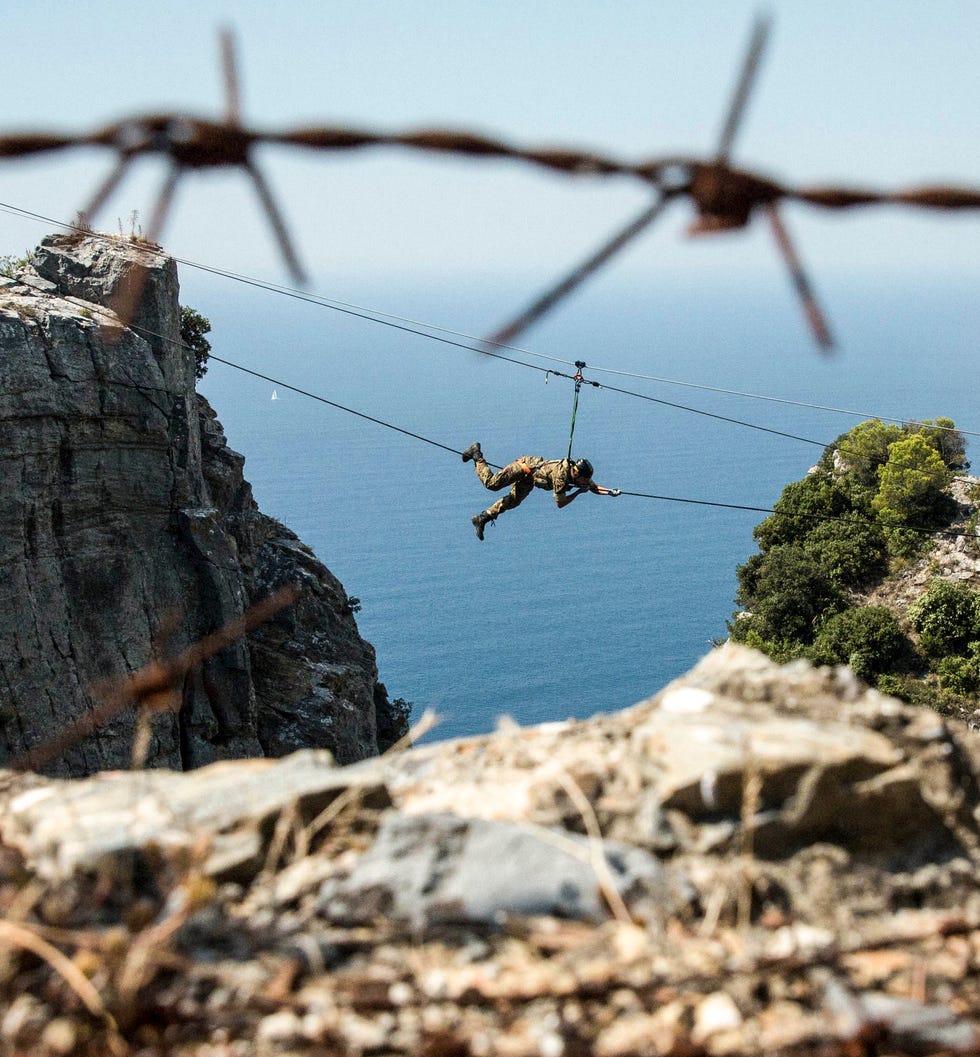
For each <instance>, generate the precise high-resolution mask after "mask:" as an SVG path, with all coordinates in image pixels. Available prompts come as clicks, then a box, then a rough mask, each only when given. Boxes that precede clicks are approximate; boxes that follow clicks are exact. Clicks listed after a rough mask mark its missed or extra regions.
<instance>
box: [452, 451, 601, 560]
mask: <svg viewBox="0 0 980 1057" xmlns="http://www.w3.org/2000/svg"><path fill="white" fill-rule="evenodd" d="M470 460H472V461H473V469H474V470H476V476H477V477H479V478H480V481H481V483H482V484H483V487H484V488H488V489H489V490H490V491H491V492H499V491H500V490H501V489H503V488H507V487H508V485H509V486H510V492H509V493H508V494H507V495H505V496H503V497H501V498H500V499H498V500H497V502H496V503H494V504H493V506H490V507H488V508H487V509H486V510H484V511H483V512H482V513H479V514H477V515H476V516H475V517H473V518H470V520H471V521H472V522H473V528H475V529H476V537H477V539H481V540H482V539H483V530H484V528H485V527H486V525H487V523H488V522H493V521H496V520H497V516H498V515H499V514H502V513H503V512H504V511H505V510H513V508H514V507H515V506H520V505H521V503H523V502H524V500H525V499H527V497H528V496H529V495H530V494H531V490H532V489H534V488H550V489H551V491H552V493H553V494H554V497H555V502H556V503H557V504H558V509H559V510H560V509H561V508H562V507H565V506H568V504H569V503H571V502H572V500H573V499H577V498H578V497H579V496H580V495H581V494H582V493H583V492H594V493H595V494H596V495H620V494H621V493H620V490H619V489H618V488H603V486H602V485H601V484H596V483H595V481H593V480H592V463H590V462H589V460H588V459H574V460H573V459H543V458H542V457H541V456H540V455H522V456H521V457H520V458H519V459H515V460H514V461H513V462H511V463H508V464H507V465H506V466H505V467H504V468H503V469H502V470H501V471H500V472H499V473H494V472H493V470H492V469H491V468H490V465H489V463H488V462H487V460H486V459H485V458H484V457H483V452H482V451H481V450H480V444H479V441H478V442H477V443H476V444H471V445H470V446H469V447H468V448H467V449H466V451H464V452H463V462H469V461H470Z"/></svg>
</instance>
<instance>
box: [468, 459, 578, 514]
mask: <svg viewBox="0 0 980 1057" xmlns="http://www.w3.org/2000/svg"><path fill="white" fill-rule="evenodd" d="M473 469H474V470H476V475H477V477H479V478H480V480H481V481H482V482H483V487H484V488H489V489H490V491H491V492H499V491H500V490H501V489H502V488H506V487H507V486H508V485H510V492H509V494H508V495H505V496H503V497H502V498H501V499H498V500H497V502H496V503H494V504H493V506H491V507H488V508H487V511H486V512H487V514H489V515H490V517H493V518H495V517H496V516H497V515H498V514H502V513H503V512H504V511H505V510H513V509H514V507H515V506H520V505H521V503H523V502H524V500H525V499H527V497H528V496H529V495H530V494H531V491H532V489H534V488H550V489H551V490H552V492H553V493H554V496H555V500H556V501H557V500H558V499H559V498H560V497H561V496H563V495H564V494H565V492H567V491H568V489H569V488H570V487H571V485H570V483H569V476H570V475H569V464H568V461H567V460H566V459H543V458H542V457H541V456H540V455H522V456H521V457H520V458H519V459H515V460H514V461H513V462H511V463H508V464H507V465H506V466H505V467H504V468H503V469H502V470H501V471H500V472H499V473H494V472H493V470H491V469H490V466H489V464H488V463H487V462H486V460H484V459H483V458H481V457H478V458H475V459H474V460H473Z"/></svg>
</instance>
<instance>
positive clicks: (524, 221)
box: [0, 0, 980, 288]
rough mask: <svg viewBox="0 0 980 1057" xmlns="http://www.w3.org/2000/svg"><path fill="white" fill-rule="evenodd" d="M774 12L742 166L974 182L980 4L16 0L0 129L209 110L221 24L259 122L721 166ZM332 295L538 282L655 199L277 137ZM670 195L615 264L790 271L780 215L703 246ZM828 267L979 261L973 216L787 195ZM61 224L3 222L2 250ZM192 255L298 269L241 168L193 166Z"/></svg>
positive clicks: (26, 197) (272, 166) (179, 221)
mask: <svg viewBox="0 0 980 1057" xmlns="http://www.w3.org/2000/svg"><path fill="white" fill-rule="evenodd" d="M760 10H768V11H769V12H770V13H771V14H772V15H773V17H774V23H773V30H772V34H771V36H770V40H769V47H768V50H767V53H766V56H765V59H764V62H763V64H762V67H761V70H760V73H759V77H758V80H757V84H756V89H755V92H754V94H753V97H752V100H751V103H750V106H749V109H748V111H747V115H746V117H745V119H744V122H743V125H742V128H741V131H740V134H739V136H738V139H737V141H736V145H735V150H734V157H733V161H734V162H735V163H736V164H739V165H743V166H745V167H747V168H751V169H754V170H758V171H760V172H762V173H765V174H769V175H771V176H773V177H775V178H777V179H779V180H781V181H783V182H785V183H787V184H790V185H801V186H805V185H809V184H821V183H850V184H859V185H860V184H864V185H867V186H871V187H873V188H900V187H907V186H910V185H917V184H920V183H934V182H943V181H947V182H952V183H957V184H964V185H980V58H978V57H980V3H977V2H976V0H859V2H855V0H821V2H819V3H815V2H813V0H776V2H774V3H770V4H769V5H767V6H766V7H765V8H761V7H760V5H759V4H757V3H755V2H750V0H660V2H657V0H646V2H632V0H621V2H611V0H609V2H599V0H592V2H586V0H482V2H480V0H456V2H449V0H445V2H435V0H412V2H408V0H404V2H395V0H356V2H355V0H350V2H347V0H344V2H338V0H316V2H313V0H309V2H302V0H292V2H291V0H280V2H278V3H270V2H269V0H263V2H261V3H259V2H252V0H247V2H236V3H230V2H215V0H193V2H191V0H167V2H166V3H159V4H153V5H148V4H137V3H123V2H113V0H89V2H86V3H77V2H61V3H52V2H44V0H22V2H18V0H6V3H5V4H4V8H3V37H2V42H0V54H2V63H3V93H2V94H3V109H2V114H3V116H2V118H0V127H2V128H3V130H5V131H25V130H37V129H45V130H55V131H82V130H89V129H92V128H95V127H98V126H100V125H102V124H104V123H107V122H109V121H114V120H118V119H119V118H121V117H124V116H129V115H135V114H140V113H144V112H153V111H156V112H160V111H184V112H188V113H191V114H195V115H200V116H205V117H216V116H218V115H219V114H220V113H221V110H222V103H223V99H222V97H223V81H222V77H221V72H220V70H221V68H220V63H219V48H218V31H219V28H220V27H221V26H223V25H228V26H230V27H231V28H233V30H234V31H235V34H236V40H237V49H238V58H239V69H240V76H241V95H242V110H243V120H244V122H245V124H247V125H250V126H253V127H256V128H285V127H296V126H300V125H303V124H311V123H328V124H348V123H349V124H351V125H354V126H367V127H370V128H377V129H382V130H391V131H395V130H408V129H414V128H420V127H441V128H461V129H467V130H472V131H476V132H484V133H489V134H493V135H495V136H498V137H500V138H503V139H506V140H508V141H512V142H514V143H516V144H521V145H527V146H568V147H576V148H582V149H590V150H595V151H598V152H600V153H606V154H610V155H614V156H617V157H623V158H627V159H635V160H640V159H644V158H649V157H655V156H660V155H665V154H687V155H695V156H703V157H707V156H709V155H710V154H711V153H712V151H713V148H714V144H715V142H716V140H717V138H718V136H719V132H720V127H721V123H722V120H723V117H724V113H725V111H726V109H727V106H728V100H729V97H730V95H731V92H732V88H733V84H734V80H735V77H736V74H737V71H738V69H739V66H740V64H741V61H742V56H743V53H744V50H745V47H746V44H747V41H748V37H749V33H750V29H751V24H752V20H753V17H754V16H755V14H756V13H757V12H758V11H760ZM256 158H257V161H258V162H259V164H260V166H261V168H262V169H263V171H264V172H265V174H266V176H267V177H268V179H269V182H270V183H271V185H272V187H273V189H274V191H275V193H276V195H277V197H278V198H279V199H280V201H281V202H282V206H283V210H284V213H285V215H286V218H287V221H288V226H289V228H290V230H291V231H292V232H293V234H294V236H295V240H296V243H297V246H298V248H299V252H300V255H301V257H302V259H303V261H304V263H305V264H306V266H307V268H308V269H309V270H310V272H311V273H312V274H313V276H314V278H315V284H316V286H317V287H318V288H322V287H323V286H324V285H326V286H335V285H336V284H337V283H338V282H342V280H343V279H344V278H345V277H353V276H357V277H360V278H361V279H363V278H364V277H366V276H367V277H370V276H389V277H390V276H435V277H440V278H444V279H448V280H450V281H451V280H452V278H453V277H454V276H461V275H464V274H472V275H476V276H481V277H486V278H490V279H492V278H493V277H494V276H508V277H510V278H513V277H514V276H515V275H519V274H525V273H526V274H528V275H529V276H534V277H537V278H536V279H535V280H534V281H538V280H540V282H542V283H543V282H545V281H546V280H547V279H548V278H550V277H553V276H556V275H558V274H560V273H561V272H562V270H563V269H564V268H565V267H567V266H569V265H571V264H574V263H576V262H577V260H578V259H579V258H581V257H582V256H583V255H584V254H586V253H588V252H589V251H590V250H591V249H592V248H593V247H594V246H595V245H596V243H597V242H599V241H601V240H602V239H603V238H604V237H606V236H607V235H608V234H610V233H611V232H612V231H614V230H616V228H617V227H619V226H621V225H622V224H623V223H624V222H625V221H626V220H628V219H629V218H630V217H631V216H632V215H633V214H635V213H636V212H638V211H639V210H641V209H642V208H643V207H644V205H645V204H647V203H648V202H649V200H650V196H649V192H648V191H647V190H645V189H644V188H643V187H642V186H640V185H638V184H635V183H632V182H630V181H628V180H626V179H623V178H614V179H609V178H603V179H600V178H594V177H593V178H582V177H577V178H573V177H567V176H561V175H557V174H550V173H546V172H543V171H540V170H537V169H534V168H532V167H531V166H529V165H527V164H524V163H520V162H515V161H492V162H488V161H474V160H467V159H458V158H450V157H447V156H441V155H440V156H433V155H422V154H411V153H409V152H407V151H405V150H398V149H393V148H372V149H370V150H365V151H360V152H348V153H344V154H339V153H337V154H324V153H313V152H304V151H302V150H298V149H290V148H263V149H261V150H259V151H257V153H256ZM110 166H111V156H110V155H109V154H108V153H107V152H104V151H99V150H95V149H92V150H88V151H69V152H64V153H59V154H50V155H46V156H42V157H41V158H39V159H37V160H30V161H23V160H19V161H4V162H2V163H0V201H2V202H4V203H8V204H12V205H15V206H18V207H21V208H24V209H28V210H32V211H35V212H38V213H42V214H46V215H49V216H53V217H57V218H62V219H65V220H69V219H71V218H72V216H73V215H74V213H75V211H76V210H77V209H78V208H79V207H80V206H81V205H82V204H83V203H84V202H85V201H86V200H87V198H88V197H89V195H90V194H91V193H92V191H93V189H94V188H95V187H96V186H97V185H98V183H99V182H100V180H101V179H102V176H103V175H104V174H105V173H106V172H107V171H108V169H109V168H110ZM163 172H164V169H163V165H162V162H160V161H159V160H155V159H152V160H149V159H148V160H144V161H141V162H140V163H139V164H138V165H137V166H136V167H135V171H134V172H133V173H132V174H131V175H129V176H128V177H127V179H126V181H125V182H124V184H123V185H122V186H121V187H120V188H119V189H118V190H117V192H116V193H115V195H114V196H113V198H112V199H111V200H110V202H109V203H108V205H107V207H106V208H105V209H104V210H103V212H102V213H101V214H100V215H99V216H98V217H97V218H96V226H97V227H99V228H102V229H104V230H111V231H115V230H118V229H119V227H120V226H122V227H124V228H126V229H128V227H129V225H130V217H131V215H132V213H133V211H137V213H138V214H139V218H140V222H141V223H144V224H145V223H148V217H149V214H150V211H151V207H152V202H153V199H154V196H155V194H156V188H157V187H158V186H159V184H160V182H161V180H162V176H163ZM689 218H690V214H689V209H688V207H687V206H686V205H682V204H677V205H675V206H673V207H672V209H671V210H670V211H669V213H668V214H667V215H666V216H665V217H664V218H662V219H661V221H660V222H659V223H658V225H657V226H656V228H655V229H653V230H652V231H651V232H648V233H647V235H646V236H645V237H644V238H642V239H640V240H638V241H637V242H636V243H635V244H634V245H633V247H632V248H631V250H630V252H629V253H627V254H625V255H624V256H623V257H622V258H621V259H619V260H617V262H616V263H615V264H614V266H613V271H614V272H615V273H617V274H622V275H628V274H630V273H631V272H635V273H644V274H649V275H652V276H657V275H672V274H684V275H693V276H700V275H705V276H711V275H717V274H719V273H724V274H726V275H728V274H732V275H737V274H740V273H741V272H742V271H744V272H745V273H746V274H749V273H750V272H752V270H756V271H758V270H759V269H769V268H773V267H774V264H773V261H774V257H775V250H774V248H773V246H772V244H771V239H770V237H769V234H768V231H767V229H766V228H765V227H764V225H762V224H761V223H758V224H756V225H754V226H753V228H752V230H750V231H749V232H746V233H742V234H738V235H727V236H723V237H720V238H714V239H708V240H704V239H702V240H688V239H686V238H685V237H684V229H685V227H686V225H687V223H688V221H689ZM785 219H786V221H787V223H788V225H789V227H790V228H791V230H792V231H793V232H794V233H795V234H796V236H797V239H798V243H799V247H800V250H801V252H802V255H803V257H804V259H805V260H806V262H807V263H808V264H809V265H810V266H811V267H812V269H814V271H815V273H816V275H817V276H818V277H819V275H820V274H821V272H823V273H824V274H826V272H827V270H828V269H834V270H835V271H836V272H837V273H840V272H846V271H868V270H874V269H880V270H881V271H882V272H883V273H892V272H895V271H901V272H905V273H912V274H916V273H918V272H929V273H932V274H937V273H947V272H948V273H956V274H958V275H960V276H963V275H965V276H967V277H969V276H976V277H978V278H980V248H978V247H980V214H971V215H969V216H964V215H962V214H961V215H958V216H953V217H949V216H944V215H938V214H934V213H927V212H925V211H914V210H911V209H900V208H888V207H872V208H866V209H861V210H856V211H852V212H849V213H846V214H845V213H834V214H830V213H827V212H821V211H818V210H815V209H813V208H807V207H802V206H795V207H787V208H786V210H785ZM46 231H47V226H45V225H38V224H36V223H33V222H29V221H26V220H23V219H20V218H16V217H13V216H11V215H9V214H8V213H6V212H2V211H0V252H13V253H16V252H20V251H22V250H23V249H25V248H27V247H28V246H33V245H34V244H35V243H36V241H37V240H38V238H39V237H40V236H42V235H43V234H45V233H46ZM163 243H164V246H165V248H166V249H168V250H169V251H171V252H173V253H175V254H176V255H178V256H182V257H186V258H189V259H192V260H195V261H200V262H203V263H207V264H211V265H215V266H217V267H221V268H228V269H233V270H236V271H240V272H246V273H249V274H255V275H260V276H262V277H264V278H268V279H272V280H280V281H285V280H286V278H287V277H286V273H285V269H284V266H283V264H282V262H281V260H280V258H279V256H278V253H277V251H276V249H275V246H274V243H273V241H272V238H271V236H270V233H269V230H268V227H267V224H266V221H265V219H264V217H263V215H262V213H261V211H260V209H259V207H258V204H257V202H256V199H255V196H254V193H253V191H252V189H251V187H250V185H249V184H248V183H247V181H246V180H245V179H244V177H242V176H241V175H240V174H239V173H236V172H233V171H218V172H214V173H208V174H199V175H191V176H190V177H188V178H187V179H186V180H185V181H184V182H183V183H182V184H181V186H180V188H179V190H178V194H177V199H176V202H175V206H174V209H173V212H172V215H171V220H170V222H169V224H168V226H167V228H166V230H165V232H164V236H163Z"/></svg>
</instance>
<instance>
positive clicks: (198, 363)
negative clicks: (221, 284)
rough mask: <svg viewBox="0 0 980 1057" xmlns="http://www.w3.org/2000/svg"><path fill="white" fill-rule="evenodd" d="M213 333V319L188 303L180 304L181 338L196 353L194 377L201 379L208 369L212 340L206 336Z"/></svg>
mask: <svg viewBox="0 0 980 1057" xmlns="http://www.w3.org/2000/svg"><path fill="white" fill-rule="evenodd" d="M210 333H211V321H210V320H209V319H208V318H207V317H205V316H202V315H201V313H200V312H195V311H194V309H193V308H188V307H187V306H186V305H181V306H180V340H181V341H182V342H183V343H184V345H185V346H186V347H187V348H189V349H190V350H191V352H193V353H194V377H195V378H197V380H198V381H200V380H201V379H202V378H203V377H204V376H205V374H207V371H208V354H209V353H210V352H211V342H210V341H208V339H207V338H206V337H205V336H204V335H205V334H210Z"/></svg>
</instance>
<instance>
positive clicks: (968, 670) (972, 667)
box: [936, 642, 980, 694]
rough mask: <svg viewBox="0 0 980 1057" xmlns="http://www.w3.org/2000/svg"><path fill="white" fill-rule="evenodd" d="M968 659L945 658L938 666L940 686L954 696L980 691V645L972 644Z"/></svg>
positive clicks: (937, 672)
mask: <svg viewBox="0 0 980 1057" xmlns="http://www.w3.org/2000/svg"><path fill="white" fill-rule="evenodd" d="M969 651H970V653H969V656H967V657H943V658H942V659H941V660H940V661H939V662H938V663H937V664H936V674H937V675H938V676H939V685H940V686H941V687H942V688H943V689H944V690H950V691H952V692H953V693H954V694H976V693H977V692H978V691H980V643H976V642H974V643H971V645H970V647H969Z"/></svg>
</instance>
